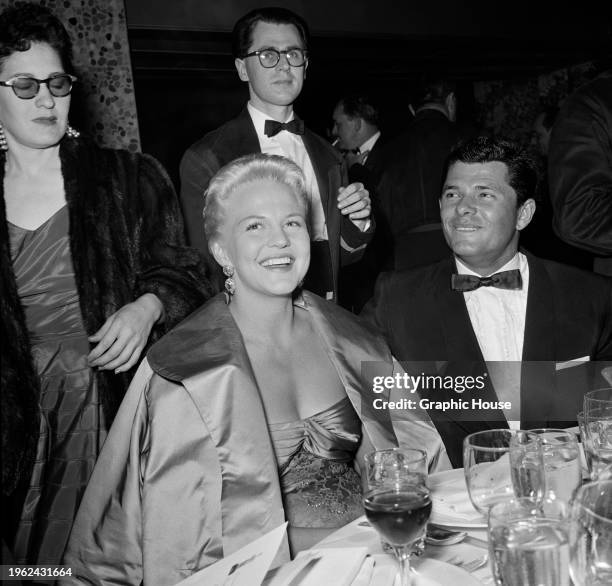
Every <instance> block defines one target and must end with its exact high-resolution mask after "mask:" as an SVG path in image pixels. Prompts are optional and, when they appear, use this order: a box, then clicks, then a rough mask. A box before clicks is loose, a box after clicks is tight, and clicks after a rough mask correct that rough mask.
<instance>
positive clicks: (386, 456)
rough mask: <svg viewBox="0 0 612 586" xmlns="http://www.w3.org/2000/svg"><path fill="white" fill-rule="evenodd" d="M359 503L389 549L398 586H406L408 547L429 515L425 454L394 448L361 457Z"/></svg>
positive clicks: (409, 548) (423, 527)
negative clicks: (396, 572) (397, 567)
mask: <svg viewBox="0 0 612 586" xmlns="http://www.w3.org/2000/svg"><path fill="white" fill-rule="evenodd" d="M364 460H365V470H364V475H363V476H362V481H363V503H364V508H365V513H366V517H367V519H368V521H369V522H370V524H371V525H372V527H374V529H376V531H377V532H378V533H379V535H380V536H381V538H382V539H383V540H384V541H385V542H387V543H388V544H389V545H391V547H392V548H393V552H394V554H395V557H396V559H397V561H398V565H399V573H400V580H401V586H410V583H411V580H410V552H411V548H412V546H413V545H414V543H416V542H417V541H418V540H419V539H421V538H422V536H423V535H424V532H425V528H426V526H427V521H428V519H429V516H430V515H431V495H430V493H429V489H428V488H427V484H426V480H427V454H426V453H425V452H424V451H423V450H413V449H402V448H395V449H390V450H378V451H375V452H371V453H370V454H367V455H366V456H365V459H364Z"/></svg>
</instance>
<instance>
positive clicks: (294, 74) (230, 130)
mask: <svg viewBox="0 0 612 586" xmlns="http://www.w3.org/2000/svg"><path fill="white" fill-rule="evenodd" d="M308 36H309V35H308V27H307V25H306V23H305V22H304V20H303V19H302V18H301V17H299V16H298V15H297V14H295V13H293V12H291V11H290V10H287V9H285V8H276V7H268V8H258V9H255V10H252V11H251V12H249V13H248V14H246V15H245V16H243V17H242V18H240V19H239V20H238V22H237V23H236V25H235V26H234V30H233V33H232V45H233V46H232V50H233V54H234V58H235V60H234V63H235V66H236V70H237V72H238V76H239V78H240V79H241V80H242V81H243V82H245V83H247V84H248V88H249V102H248V104H247V105H246V108H245V109H244V110H243V111H242V112H241V113H240V115H239V116H238V117H237V118H235V119H233V120H230V121H229V122H227V123H225V124H223V125H222V126H220V127H219V128H217V129H216V130H213V131H212V132H209V133H208V134H207V135H205V136H204V137H203V138H202V139H200V140H199V141H197V142H196V143H195V144H193V145H192V146H191V147H189V149H188V150H187V152H186V153H185V155H184V156H183V159H182V161H181V167H180V174H181V203H182V206H183V213H184V215H185V223H186V227H187V234H188V237H189V241H190V244H191V245H192V246H195V247H197V248H198V249H199V250H200V251H201V252H202V253H204V254H205V255H206V256H207V257H208V258H210V254H209V253H208V250H207V243H206V241H205V237H204V230H203V226H202V210H203V207H204V197H203V196H204V192H205V191H206V189H207V187H208V184H209V182H210V179H211V178H212V176H213V175H214V174H215V173H216V172H217V171H218V170H219V169H220V168H221V167H222V166H223V165H225V164H227V163H229V162H230V161H232V160H233V159H236V158H237V157H240V156H243V155H248V154H251V153H259V152H262V153H269V154H275V155H281V156H285V157H288V158H290V159H291V160H293V161H294V162H295V163H296V164H297V165H298V166H299V167H300V168H301V169H302V171H303V172H304V175H305V177H306V185H307V189H308V195H309V197H310V218H309V220H310V237H311V262H310V269H309V271H308V274H307V275H306V279H305V282H304V286H305V288H307V289H309V290H311V291H314V292H315V293H317V294H319V295H321V296H322V297H324V298H326V299H333V300H336V299H337V294H338V280H339V271H340V266H341V265H345V264H349V263H351V262H355V261H357V260H358V259H359V258H360V257H361V255H362V254H363V252H364V249H365V247H366V244H367V243H368V242H369V241H370V239H371V237H372V233H373V231H374V227H373V223H372V222H371V220H370V208H371V206H370V198H369V195H368V192H367V190H365V189H364V188H363V185H362V184H361V183H354V184H351V185H348V178H347V170H346V164H345V162H344V161H343V159H342V157H341V155H340V154H339V153H338V152H337V151H336V150H335V149H334V148H333V147H332V146H331V145H329V143H327V142H326V141H325V140H324V139H323V138H321V137H319V136H317V135H316V134H314V133H313V132H310V131H309V130H308V129H307V128H305V127H304V123H303V121H302V120H300V119H298V118H297V117H296V116H295V114H294V111H293V103H294V101H295V100H296V99H297V97H298V96H299V95H300V92H301V91H302V87H303V84H304V78H305V73H306V68H307V67H308ZM214 264H215V263H214V262H212V261H211V265H212V266H214Z"/></svg>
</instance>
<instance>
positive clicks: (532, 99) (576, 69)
mask: <svg viewBox="0 0 612 586" xmlns="http://www.w3.org/2000/svg"><path fill="white" fill-rule="evenodd" d="M596 74H597V69H596V66H595V64H594V63H593V62H592V61H589V62H586V63H583V64H580V65H575V66H571V67H566V68H563V69H558V70H555V71H552V72H550V73H547V74H542V75H539V76H537V77H536V76H534V77H529V78H527V77H526V78H524V79H509V80H501V81H483V82H476V83H475V84H474V97H475V100H476V104H477V107H476V110H477V117H478V122H479V125H480V127H481V128H484V129H485V130H487V131H489V132H491V133H495V134H503V135H505V136H508V137H510V138H513V139H514V140H518V141H520V142H523V143H530V144H531V146H532V147H533V148H534V149H535V146H536V144H535V137H534V135H533V124H534V122H535V119H536V116H537V115H538V113H539V112H540V111H541V108H542V107H544V106H553V105H560V104H561V103H562V102H563V100H564V99H565V98H566V97H567V96H568V95H569V94H570V93H571V92H572V91H573V90H574V89H576V88H577V87H579V86H580V85H582V84H583V83H585V82H586V81H588V80H589V79H590V78H592V77H594V76H595V75H596Z"/></svg>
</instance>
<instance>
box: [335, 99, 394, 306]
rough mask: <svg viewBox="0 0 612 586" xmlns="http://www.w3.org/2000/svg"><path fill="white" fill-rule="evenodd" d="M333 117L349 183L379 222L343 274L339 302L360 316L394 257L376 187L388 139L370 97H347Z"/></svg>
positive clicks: (336, 141) (375, 106) (384, 158)
mask: <svg viewBox="0 0 612 586" xmlns="http://www.w3.org/2000/svg"><path fill="white" fill-rule="evenodd" d="M332 118H333V121H334V125H333V128H332V134H333V136H334V137H335V143H334V144H335V146H336V148H337V149H338V150H339V151H340V152H341V153H342V154H343V155H344V159H345V161H346V162H347V166H348V175H349V181H351V182H361V183H363V185H364V186H365V187H366V189H367V190H368V192H369V194H370V199H371V200H372V215H373V216H374V218H375V219H376V233H375V234H374V237H373V239H372V242H371V243H370V245H369V246H368V247H367V249H366V251H365V253H364V255H363V257H362V258H361V260H360V261H359V262H356V263H353V264H350V265H347V266H344V267H343V268H342V270H341V271H340V282H341V287H340V297H339V302H340V304H341V305H342V306H343V307H346V308H347V309H349V310H351V311H354V312H355V313H358V312H359V311H361V308H362V307H363V305H364V303H365V302H366V301H367V300H368V299H370V297H372V295H373V293H374V283H375V282H376V278H377V277H378V274H379V273H380V271H381V270H382V268H383V267H384V266H385V263H386V262H387V261H388V260H389V261H390V258H391V254H392V242H391V238H390V231H389V226H388V223H387V222H386V219H385V216H384V215H382V214H381V210H380V206H379V205H378V198H377V185H378V182H379V181H380V177H381V175H382V172H383V170H384V168H385V164H386V161H387V155H386V150H385V139H384V137H383V136H382V134H381V131H380V127H379V124H380V113H379V110H378V107H377V105H376V104H375V103H374V101H373V100H372V99H371V98H370V97H369V96H366V95H363V94H351V95H347V96H344V97H343V98H341V99H340V100H339V101H338V103H337V104H336V106H335V108H334V111H333V116H332Z"/></svg>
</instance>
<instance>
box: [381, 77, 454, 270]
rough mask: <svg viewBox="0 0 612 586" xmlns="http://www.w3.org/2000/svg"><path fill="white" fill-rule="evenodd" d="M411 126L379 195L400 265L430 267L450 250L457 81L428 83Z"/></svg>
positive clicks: (392, 153)
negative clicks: (446, 182)
mask: <svg viewBox="0 0 612 586" xmlns="http://www.w3.org/2000/svg"><path fill="white" fill-rule="evenodd" d="M412 109H413V110H414V114H415V116H414V119H413V120H412V122H411V124H410V126H409V127H408V130H407V131H406V132H405V133H403V134H401V135H400V136H398V137H397V138H396V139H395V140H394V141H393V142H391V143H390V144H389V147H388V150H389V162H388V164H387V166H386V167H385V170H384V172H383V175H382V178H381V181H380V184H379V190H378V194H379V197H380V203H381V208H382V210H383V213H384V215H385V217H386V218H387V221H388V223H389V226H390V229H391V233H392V238H393V251H394V267H395V269H396V270H401V269H406V268H412V267H417V266H424V265H427V264H430V263H432V262H435V261H437V260H440V259H441V258H444V257H445V256H447V255H448V247H447V246H446V243H445V241H444V236H443V234H442V227H441V225H440V212H439V207H438V198H439V196H440V188H441V185H442V180H443V172H444V163H445V160H446V157H447V155H448V154H449V153H450V151H451V149H452V148H453V146H454V145H455V143H456V142H457V140H458V131H457V128H456V125H455V119H456V112H457V97H456V94H455V85H454V83H452V82H450V81H447V80H443V79H434V80H426V81H424V82H422V83H421V84H420V86H419V89H418V91H417V92H416V96H415V100H414V101H413V103H412Z"/></svg>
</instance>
